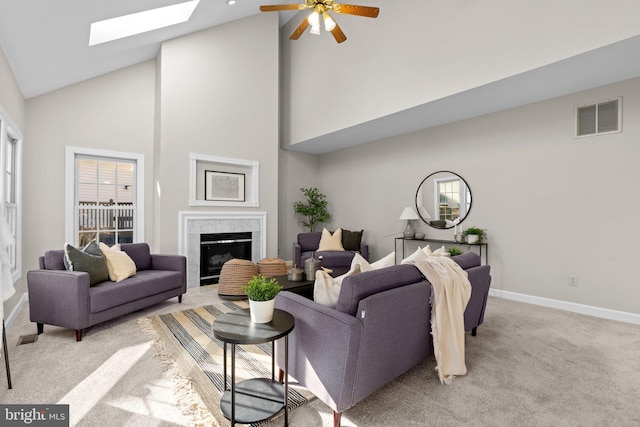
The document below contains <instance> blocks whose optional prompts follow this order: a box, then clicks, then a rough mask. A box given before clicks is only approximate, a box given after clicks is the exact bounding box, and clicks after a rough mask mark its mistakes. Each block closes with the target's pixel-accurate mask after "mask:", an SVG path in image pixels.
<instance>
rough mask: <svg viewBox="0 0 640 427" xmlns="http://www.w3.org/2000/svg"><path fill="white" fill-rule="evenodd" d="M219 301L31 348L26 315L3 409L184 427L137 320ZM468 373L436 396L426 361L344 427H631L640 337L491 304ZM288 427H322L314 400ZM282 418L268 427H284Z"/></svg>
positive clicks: (187, 422) (633, 331) (557, 313)
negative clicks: (44, 409)
mask: <svg viewBox="0 0 640 427" xmlns="http://www.w3.org/2000/svg"><path fill="white" fill-rule="evenodd" d="M219 302H221V300H220V299H219V298H218V289H217V286H203V287H201V288H190V289H189V290H188V292H187V294H186V295H185V296H184V298H183V300H182V304H178V303H177V301H176V299H175V298H172V299H171V300H169V301H166V302H164V303H161V304H158V305H155V306H153V307H149V308H148V309H145V310H141V311H139V312H136V313H132V314H130V315H127V316H123V317H121V318H118V319H116V320H114V321H111V322H107V323H104V324H101V325H98V326H95V327H92V328H89V329H88V330H87V331H86V333H85V335H84V337H83V339H82V342H79V343H77V342H75V338H74V331H72V330H69V329H64V328H55V327H52V326H45V332H44V334H42V335H40V337H39V338H38V341H37V342H36V343H34V344H27V345H17V341H18V338H19V336H20V335H26V334H33V333H35V331H36V326H35V324H33V323H31V322H30V321H29V310H28V305H25V306H24V307H23V308H22V309H21V310H20V312H19V313H18V314H17V316H16V318H15V320H14V321H13V322H12V324H11V325H9V326H8V330H7V339H8V342H9V355H10V360H11V371H12V372H11V373H12V380H13V389H12V390H7V389H6V376H5V373H4V369H3V368H0V402H2V403H25V404H26V403H41V404H49V403H57V402H59V401H65V402H68V403H69V404H70V405H71V407H70V410H71V418H72V420H73V421H72V423H71V425H73V426H76V425H77V426H82V427H93V426H96V427H104V426H124V427H129V426H130V427H190V426H193V425H194V423H193V421H192V420H191V417H190V416H187V415H183V414H182V413H181V411H180V409H179V408H178V407H177V405H176V397H175V395H174V394H173V391H172V383H171V381H170V380H169V379H168V378H167V377H166V373H165V372H163V371H162V369H161V367H160V365H159V363H158V361H157V360H156V359H155V357H154V355H153V351H152V349H151V346H150V343H149V339H148V337H147V336H146V335H145V334H144V333H143V332H142V331H141V330H140V327H139V325H138V323H137V320H138V319H140V318H142V317H151V316H154V315H158V314H165V313H172V312H176V311H183V310H185V309H188V308H197V307H201V306H205V305H211V304H216V303H219ZM465 339H466V343H465V347H466V354H467V356H466V363H467V370H468V372H467V374H466V375H465V376H462V377H458V378H456V379H454V381H453V383H452V384H451V385H442V384H440V381H438V375H437V373H436V372H435V371H434V369H433V368H434V366H435V362H434V361H433V359H430V360H428V361H426V362H424V363H422V364H420V365H418V366H416V367H415V368H414V369H412V370H410V371H409V372H407V373H406V374H405V375H402V376H401V377H400V378H398V379H396V380H395V381H392V382H391V383H389V384H388V385H387V386H385V387H383V388H381V389H380V390H378V391H377V392H376V393H374V394H372V395H371V396H369V397H368V398H366V399H364V400H363V401H361V402H360V403H358V404H357V405H356V406H355V407H353V408H351V409H349V410H347V411H345V412H344V413H343V415H342V427H354V426H355V427H388V426H397V425H401V426H421V427H422V426H438V427H440V426H445V427H446V426H499V427H502V426H519V427H538V426H542V427H546V426H549V427H551V426H553V427H556V426H571V427H572V426H581V427H583V426H586V427H591V426H593V427H596V426H597V427H600V426H616V427H618V426H622V427H627V426H629V427H631V426H633V427H637V426H639V425H640V411H639V410H638V402H640V326H638V325H632V324H626V323H620V322H615V321H611V320H603V319H599V318H595V317H590V316H584V315H579V314H574V313H570V312H566V311H562V310H556V309H551V308H545V307H539V306H535V305H530V304H524V303H519V302H515V301H509V300H505V299H500V298H495V297H490V298H489V301H488V303H487V311H486V314H485V319H484V324H483V325H482V326H480V327H479V328H478V336H476V337H472V336H470V335H468V334H467V335H466V337H465ZM290 415H291V417H290V420H289V421H290V422H289V425H290V426H291V427H316V426H317V427H320V426H322V427H331V426H332V424H333V423H332V422H333V418H332V414H331V409H330V408H329V407H328V406H327V405H325V404H324V403H322V401H320V400H319V399H314V400H312V401H310V402H309V403H306V404H304V405H302V406H300V407H298V408H297V409H295V410H294V411H293V412H292V413H291V414H290ZM282 421H283V420H282V418H280V419H278V420H275V421H273V422H272V423H271V424H270V427H271V426H278V427H280V426H282V425H283V422H282Z"/></svg>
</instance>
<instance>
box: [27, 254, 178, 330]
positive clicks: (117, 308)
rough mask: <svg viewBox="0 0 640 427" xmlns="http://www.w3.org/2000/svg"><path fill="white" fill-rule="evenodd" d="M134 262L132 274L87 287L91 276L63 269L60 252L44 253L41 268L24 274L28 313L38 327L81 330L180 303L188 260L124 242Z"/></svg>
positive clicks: (62, 256)
mask: <svg viewBox="0 0 640 427" xmlns="http://www.w3.org/2000/svg"><path fill="white" fill-rule="evenodd" d="M121 248H122V251H124V252H126V253H127V255H129V257H131V259H133V261H134V262H135V264H136V270H137V272H136V274H135V275H134V276H132V277H129V278H127V279H125V280H123V281H121V282H117V283H116V282H112V281H106V282H102V283H99V284H97V285H95V286H91V287H90V286H89V274H87V273H85V272H81V271H68V270H66V269H65V266H64V262H63V258H64V251H63V250H51V251H47V252H46V253H45V254H44V256H42V257H40V259H39V261H40V269H39V270H32V271H29V272H28V273H27V287H28V291H29V312H30V318H31V321H32V322H36V323H37V326H38V334H41V333H42V332H43V330H44V325H45V324H48V325H55V326H61V327H64V328H70V329H75V331H76V341H80V340H81V339H82V330H83V329H85V328H88V327H90V326H93V325H96V324H98V323H101V322H105V321H107V320H111V319H113V318H116V317H119V316H122V315H124V314H127V313H131V312H133V311H136V310H140V309H142V308H145V307H148V306H150V305H153V304H156V303H159V302H161V301H164V300H166V299H169V298H172V297H176V296H177V297H178V302H182V294H184V293H185V292H186V290H187V281H186V277H187V273H186V271H187V262H186V258H185V257H184V256H180V255H156V254H151V253H150V250H149V246H148V245H147V244H146V243H130V244H122V245H121Z"/></svg>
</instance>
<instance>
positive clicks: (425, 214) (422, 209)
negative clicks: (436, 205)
mask: <svg viewBox="0 0 640 427" xmlns="http://www.w3.org/2000/svg"><path fill="white" fill-rule="evenodd" d="M418 212H420V216H421V217H422V219H431V215H429V212H427V210H426V209H425V207H424V206H418Z"/></svg>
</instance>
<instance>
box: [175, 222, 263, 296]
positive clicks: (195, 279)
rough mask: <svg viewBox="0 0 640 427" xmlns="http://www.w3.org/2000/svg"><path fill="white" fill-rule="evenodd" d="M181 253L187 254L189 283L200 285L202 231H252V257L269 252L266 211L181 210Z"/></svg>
mask: <svg viewBox="0 0 640 427" xmlns="http://www.w3.org/2000/svg"><path fill="white" fill-rule="evenodd" d="M178 217H179V221H180V225H179V232H180V236H179V240H180V242H179V248H178V250H179V251H180V254H182V255H185V256H186V257H187V287H189V288H194V287H198V286H200V235H201V234H207V233H231V232H248V231H250V232H251V259H252V260H253V261H254V262H258V261H259V260H261V259H262V258H264V257H265V254H266V248H267V245H266V235H267V232H266V227H267V213H266V212H179V214H178Z"/></svg>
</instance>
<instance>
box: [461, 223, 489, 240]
mask: <svg viewBox="0 0 640 427" xmlns="http://www.w3.org/2000/svg"><path fill="white" fill-rule="evenodd" d="M486 237H487V236H486V233H485V231H484V230H483V229H482V228H478V227H469V228H467V229H466V230H464V232H463V233H462V238H463V239H464V240H466V241H467V243H469V244H480V243H482V241H483V240H484V239H485V238H486Z"/></svg>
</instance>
